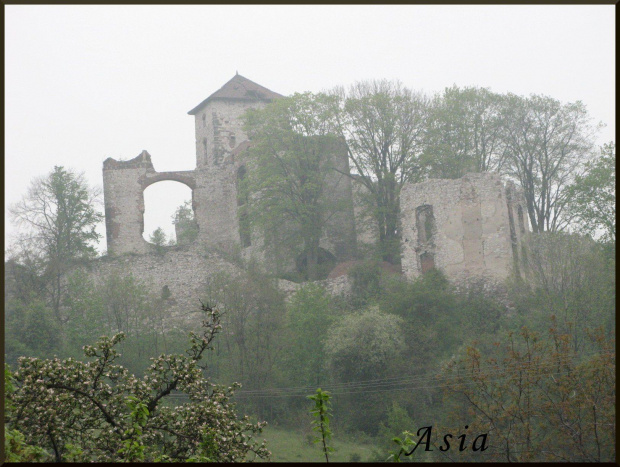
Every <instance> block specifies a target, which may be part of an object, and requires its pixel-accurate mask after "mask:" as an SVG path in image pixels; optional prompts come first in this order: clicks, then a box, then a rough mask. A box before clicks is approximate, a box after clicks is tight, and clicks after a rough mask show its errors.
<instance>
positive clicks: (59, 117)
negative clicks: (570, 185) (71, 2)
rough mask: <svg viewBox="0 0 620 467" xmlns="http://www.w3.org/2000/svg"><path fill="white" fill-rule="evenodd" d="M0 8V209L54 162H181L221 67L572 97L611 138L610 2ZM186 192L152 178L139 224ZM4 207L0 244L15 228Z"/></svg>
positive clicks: (276, 79)
mask: <svg viewBox="0 0 620 467" xmlns="http://www.w3.org/2000/svg"><path fill="white" fill-rule="evenodd" d="M5 13H6V15H5V51H6V55H5V83H6V84H5V86H6V87H5V121H6V123H5V135H6V139H5V142H6V143H5V203H6V205H7V206H8V205H10V204H12V203H14V202H16V201H18V200H19V199H20V197H21V196H22V195H23V194H24V193H25V192H26V189H27V187H28V185H29V183H30V180H31V179H32V178H34V177H36V176H41V175H45V174H46V173H48V172H50V171H51V169H52V168H53V166H54V165H63V166H65V167H70V168H72V169H75V170H76V171H80V172H82V171H83V172H85V174H86V177H87V179H88V180H89V182H90V183H91V185H95V186H101V185H102V175H101V168H102V163H103V160H104V159H106V158H108V157H114V158H116V159H119V158H123V159H130V158H133V157H135V156H137V155H138V154H139V153H140V152H141V151H142V150H143V149H146V150H148V151H149V153H150V154H151V156H152V158H153V164H154V166H155V170H158V171H168V170H191V169H194V168H195V141H194V119H193V117H192V116H189V115H187V111H188V110H190V109H192V108H193V107H194V106H195V105H197V104H198V103H200V102H201V101H202V100H203V99H205V98H206V97H207V96H208V95H210V94H211V93H213V92H214V91H216V90H217V89H219V88H220V87H221V86H222V85H223V84H224V83H225V82H226V81H228V80H229V79H230V78H232V76H233V75H234V74H235V72H236V71H238V72H239V74H241V75H243V76H245V77H246V78H249V79H251V80H252V81H255V82H257V83H259V84H261V85H263V86H265V87H267V88H269V89H271V90H273V91H276V92H279V93H280V94H284V95H288V94H292V93H294V92H303V91H313V92H318V91H321V90H325V89H329V88H332V87H334V86H336V85H344V86H348V85H350V84H352V83H353V82H355V81H357V80H365V79H381V78H387V79H394V80H396V79H398V80H400V81H401V82H402V83H403V84H404V85H405V86H407V87H410V88H412V89H414V90H420V91H424V92H427V93H429V94H430V93H432V92H436V91H441V90H442V89H443V88H445V87H447V86H451V85H453V84H456V85H458V86H483V87H490V88H491V89H492V90H493V91H496V92H513V93H516V94H522V95H528V94H531V93H535V94H545V95H550V96H552V97H554V98H556V99H559V100H561V101H563V102H573V101H576V100H581V101H582V102H584V103H585V104H586V106H587V108H588V110H589V112H590V115H591V116H592V117H593V120H594V122H599V121H602V122H604V123H606V124H607V127H606V128H604V129H603V130H602V131H601V132H600V134H599V138H598V143H599V144H603V143H605V142H608V141H611V140H614V141H615V132H614V130H615V107H614V103H615V86H614V81H615V58H614V57H615V37H614V28H615V23H614V7H613V6H612V5H609V6H607V5H594V6H584V5H576V6H572V5H570V6H569V5H564V6H549V5H544V6H530V5H511V6H419V5H409V6H247V5H238V6H210V5H203V6H200V5H195V6H194V5H191V6H190V5H183V6H156V5H153V6H146V5H145V6H102V5H80V6H51V5H50V6H43V5H35V6H24V5H6V6H5ZM168 186H170V187H172V188H169V187H168ZM151 191H153V192H159V195H156V194H154V193H151ZM189 193H190V190H189V189H188V188H187V187H185V186H184V185H181V184H178V183H174V182H166V183H158V184H155V185H152V186H151V187H150V188H149V189H148V190H147V192H146V193H145V196H146V203H147V204H146V210H147V213H146V214H147V216H146V218H145V223H146V225H145V231H146V232H152V231H153V229H155V227H157V226H162V227H164V228H165V229H166V230H168V231H171V228H172V226H171V225H170V216H171V215H172V212H173V211H174V208H175V207H176V206H178V205H179V204H181V202H182V201H183V199H187V198H189V196H190V194H189ZM6 212H7V211H6V206H5V220H6V230H5V231H6V234H7V237H6V240H5V245H6V244H7V242H10V240H11V236H12V235H13V233H14V232H15V229H14V228H13V227H12V226H11V225H10V224H9V220H8V217H7V215H6ZM100 232H101V233H104V228H103V226H101V229H100ZM102 249H105V239H103V240H102V243H101V245H100V250H102Z"/></svg>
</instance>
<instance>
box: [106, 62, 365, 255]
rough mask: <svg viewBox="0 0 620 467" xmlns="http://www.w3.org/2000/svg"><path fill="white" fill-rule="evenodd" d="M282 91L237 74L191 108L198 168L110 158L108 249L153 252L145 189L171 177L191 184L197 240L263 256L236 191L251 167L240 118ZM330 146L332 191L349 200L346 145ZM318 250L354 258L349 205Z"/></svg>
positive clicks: (145, 157) (145, 159)
mask: <svg viewBox="0 0 620 467" xmlns="http://www.w3.org/2000/svg"><path fill="white" fill-rule="evenodd" d="M281 97H283V96H281V95H280V94H278V93H276V92H273V91H270V90H269V89H267V88H265V87H263V86H261V85H259V84H256V83H254V82H253V81H250V80H249V79H247V78H244V77H243V76H240V75H239V74H237V75H235V76H234V77H233V78H232V79H231V80H230V81H228V82H227V83H226V84H224V86H222V87H221V88H220V89H219V90H217V91H216V92H214V93H213V94H211V95H210V96H209V97H207V98H206V99H205V100H203V101H202V102H201V103H200V104H198V105H197V106H196V107H194V108H193V109H192V110H190V111H189V112H188V113H189V114H190V115H193V116H194V120H195V122H194V123H195V135H196V169H195V170H191V171H182V172H157V171H156V170H155V168H154V166H153V163H152V161H151V155H150V154H149V153H148V152H147V151H142V153H141V154H140V155H138V156H137V157H135V158H134V159H131V160H129V161H117V160H115V159H112V158H108V159H106V160H105V162H104V163H103V184H104V198H105V209H106V232H107V239H108V254H109V255H111V256H115V255H121V254H125V253H137V254H142V253H149V252H151V251H153V245H151V244H150V243H148V242H146V241H145V240H144V239H143V238H142V234H143V231H144V190H145V189H146V188H147V187H148V186H149V185H151V184H153V183H155V182H158V181H162V180H174V181H178V182H181V183H184V184H185V185H187V186H188V187H189V188H191V190H192V208H193V211H194V215H195V221H196V224H197V226H198V237H197V239H196V240H195V241H194V242H193V245H197V246H206V247H207V248H212V249H215V250H219V251H222V250H223V251H231V249H233V248H235V247H237V246H240V247H241V248H242V249H243V254H248V255H250V256H251V255H252V254H254V253H256V254H257V255H258V257H261V245H259V244H260V243H262V239H260V238H259V239H258V240H259V241H255V242H254V244H252V243H253V242H252V238H254V237H253V235H255V234H256V233H252V232H250V231H249V224H248V223H247V222H244V221H243V212H244V211H243V209H242V208H241V205H242V204H243V203H242V201H241V200H240V198H239V197H238V190H237V188H238V184H239V181H240V180H241V179H242V178H243V177H244V176H245V173H246V170H247V169H246V167H245V163H244V155H245V150H246V149H247V148H248V146H249V144H250V142H249V141H248V137H247V135H246V133H245V131H244V130H243V121H242V118H241V117H242V115H243V114H244V113H245V112H246V111H247V110H248V109H250V108H261V107H264V106H265V105H267V104H268V103H269V102H271V101H273V100H274V99H278V98H281ZM326 150H328V151H330V153H331V154H332V157H333V158H334V162H335V167H337V168H338V172H336V171H334V174H333V175H332V176H331V177H330V179H329V181H328V183H329V184H330V187H331V192H332V194H331V196H335V197H337V198H345V199H349V200H350V199H351V196H352V194H351V183H350V180H349V178H348V177H347V176H346V175H343V174H345V173H347V172H348V170H349V165H348V157H347V153H346V150H345V149H344V148H342V147H339V146H338V147H333V148H328V149H326ZM240 219H241V220H242V221H241V222H240ZM245 219H246V220H247V218H245ZM256 235H257V234H256ZM321 248H323V249H324V250H325V251H324V253H325V254H329V255H331V256H333V258H334V260H336V259H338V260H345V259H349V258H350V257H351V255H352V253H353V251H354V248H355V220H354V217H353V211H352V209H351V212H342V213H339V215H338V216H334V217H333V219H331V220H330V222H329V223H328V225H327V226H326V229H325V235H324V238H323V239H322V240H321ZM263 259H264V258H263ZM288 263H290V264H292V265H294V264H295V259H294V258H288ZM293 267H294V266H293Z"/></svg>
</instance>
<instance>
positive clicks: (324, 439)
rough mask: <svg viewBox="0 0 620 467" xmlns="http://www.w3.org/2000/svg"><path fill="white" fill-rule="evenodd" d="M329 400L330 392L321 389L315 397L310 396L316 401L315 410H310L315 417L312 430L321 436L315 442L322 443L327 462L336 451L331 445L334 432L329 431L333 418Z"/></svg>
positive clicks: (309, 397)
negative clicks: (331, 453) (330, 420)
mask: <svg viewBox="0 0 620 467" xmlns="http://www.w3.org/2000/svg"><path fill="white" fill-rule="evenodd" d="M329 398H330V395H329V392H327V391H323V390H321V388H318V389H317V390H316V394H315V395H313V396H308V399H311V400H313V401H314V408H313V409H311V410H310V413H311V414H312V415H313V416H314V417H315V418H314V420H313V421H312V430H313V431H314V432H316V433H318V434H319V436H317V437H315V439H314V442H315V443H321V449H322V450H323V454H325V461H326V462H329V455H328V453H330V452H332V451H333V450H334V448H333V447H331V446H330V445H329V441H330V440H331V437H332V431H331V430H330V429H329V419H330V416H331V409H330V402H329Z"/></svg>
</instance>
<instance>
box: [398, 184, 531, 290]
mask: <svg viewBox="0 0 620 467" xmlns="http://www.w3.org/2000/svg"><path fill="white" fill-rule="evenodd" d="M523 206H524V200H523V197H522V195H521V194H520V193H518V192H517V190H516V189H515V188H514V185H512V184H508V185H507V186H504V184H503V183H502V181H501V179H500V177H499V175H496V174H489V173H484V174H468V175H466V176H464V177H463V178H460V179H458V180H428V181H426V182H423V183H418V184H415V185H407V186H405V187H403V190H402V192H401V223H402V235H403V239H402V268H403V272H404V274H405V276H406V277H407V278H409V279H413V278H415V277H417V276H419V275H420V274H422V273H423V272H425V270H427V269H429V268H432V267H436V268H439V269H441V270H443V271H444V273H445V274H446V275H447V277H448V278H449V279H452V280H453V281H455V282H464V281H467V280H473V279H479V278H484V279H487V280H490V281H494V282H497V281H503V280H504V279H506V278H507V277H508V275H509V274H511V273H512V272H513V271H514V269H513V268H514V259H515V255H518V254H519V253H518V252H519V250H520V248H519V244H520V241H521V238H522V236H523V235H524V234H525V232H526V231H527V219H525V218H524V217H523V212H524V209H523ZM510 213H512V214H510ZM516 213H521V217H519V219H518V224H519V226H522V228H521V229H519V228H517V229H516V230H515V229H514V223H515V221H514V219H515V218H516V216H517V214H516ZM511 217H512V219H511ZM511 226H512V227H511ZM511 232H512V233H511Z"/></svg>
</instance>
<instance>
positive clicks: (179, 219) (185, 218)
mask: <svg viewBox="0 0 620 467" xmlns="http://www.w3.org/2000/svg"><path fill="white" fill-rule="evenodd" d="M172 223H173V224H174V229H175V232H176V236H177V244H178V245H187V244H189V243H192V242H193V241H194V240H196V238H197V237H198V223H197V222H196V220H195V219H194V210H193V209H192V202H191V201H185V203H183V204H182V205H181V206H179V207H178V208H177V210H176V211H175V213H174V215H173V216H172Z"/></svg>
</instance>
